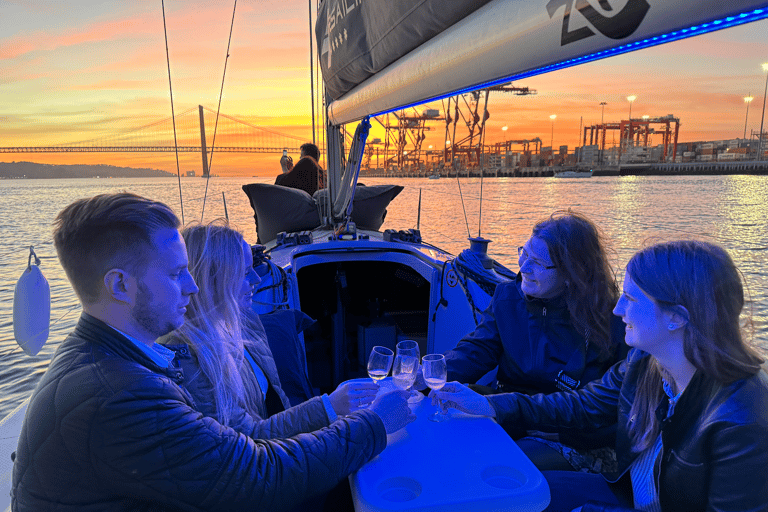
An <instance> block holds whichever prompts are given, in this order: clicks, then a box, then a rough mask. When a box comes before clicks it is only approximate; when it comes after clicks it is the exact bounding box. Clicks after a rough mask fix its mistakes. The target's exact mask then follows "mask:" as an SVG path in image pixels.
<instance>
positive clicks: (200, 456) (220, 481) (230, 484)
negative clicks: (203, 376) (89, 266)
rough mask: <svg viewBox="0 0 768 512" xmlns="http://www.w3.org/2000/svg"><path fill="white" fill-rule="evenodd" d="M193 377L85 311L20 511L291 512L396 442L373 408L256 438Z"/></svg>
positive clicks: (27, 469)
mask: <svg viewBox="0 0 768 512" xmlns="http://www.w3.org/2000/svg"><path fill="white" fill-rule="evenodd" d="M181 382H183V372H182V371H181V370H179V369H178V368H173V367H169V368H161V367H159V366H157V365H156V364H155V363H154V362H153V361H152V360H150V359H149V357H148V356H147V355H146V354H144V353H143V352H142V351H141V349H140V348H139V347H137V346H136V345H135V344H134V343H133V342H131V341H130V340H128V339H126V338H125V337H124V336H122V335H121V334H119V333H118V332H117V331H115V330H114V329H112V328H110V327H109V326H108V325H106V324H105V323H103V322H101V321H100V320H97V319H96V318H94V317H92V316H89V315H88V314H85V313H84V314H83V315H82V316H81V318H80V321H79V323H78V325H77V327H76V328H75V330H74V331H73V332H72V333H71V334H70V335H69V336H68V337H67V339H65V340H64V341H63V342H62V344H61V345H60V346H59V348H58V349H57V351H56V354H55V355H54V357H53V360H52V361H51V363H50V366H49V367H48V370H47V371H46V373H45V375H43V377H42V379H41V380H40V383H39V384H38V386H37V388H36V389H35V391H34V392H33V394H32V398H31V401H30V403H29V407H28V409H27V414H26V417H25V419H24V424H23V426H22V430H21V435H20V437H19V445H18V449H17V451H16V460H15V462H14V467H13V483H12V488H11V506H12V510H13V511H14V512H27V511H34V512H41V511H42V512H45V511H54V510H55V511H57V512H58V511H86V512H91V511H103V510H110V511H158V510H173V511H178V510H185V511H217V510H227V511H231V510H270V511H276V510H289V509H291V508H292V507H295V506H296V505H298V504H299V503H300V502H302V501H303V500H306V499H307V498H309V497H312V496H318V495H320V494H323V493H326V492H328V491H329V490H330V489H332V488H333V487H335V486H336V485H337V484H338V483H339V482H340V481H341V480H342V479H344V478H345V477H347V476H348V475H349V474H350V473H351V472H353V471H355V470H357V469H358V468H360V467H361V466H362V465H363V464H364V463H366V462H367V461H368V460H370V459H371V458H372V457H374V456H375V455H377V454H378V453H380V452H381V451H382V450H383V449H384V447H385V446H386V443H387V436H386V431H385V429H384V424H383V422H382V421H381V418H379V417H378V416H377V415H376V413H374V412H372V411H370V410H361V411H357V412H354V413H352V414H350V415H349V416H347V417H345V418H340V419H338V420H337V421H335V422H334V423H333V424H332V425H330V426H329V427H328V428H324V429H322V430H319V431H316V432H313V433H312V434H299V435H297V436H294V437H291V438H287V439H281V440H253V439H251V438H249V437H247V436H246V435H244V434H240V433H238V432H236V431H235V430H233V429H231V428H228V427H224V426H222V425H220V424H219V423H217V422H216V421H215V420H213V419H212V418H208V417H205V416H204V415H203V414H201V413H200V412H199V411H198V410H197V409H196V408H195V405H194V402H193V400H192V399H191V397H190V396H189V394H188V393H187V392H186V391H185V390H183V389H182V388H181V387H180V386H179V384H180V383H181Z"/></svg>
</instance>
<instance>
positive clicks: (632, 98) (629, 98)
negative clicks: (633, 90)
mask: <svg viewBox="0 0 768 512" xmlns="http://www.w3.org/2000/svg"><path fill="white" fill-rule="evenodd" d="M636 99H637V96H635V95H634V94H633V95H632V96H627V101H628V102H629V120H630V121H631V120H632V102H633V101H635V100H636Z"/></svg>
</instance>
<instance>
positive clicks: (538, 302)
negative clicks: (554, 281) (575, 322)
mask: <svg viewBox="0 0 768 512" xmlns="http://www.w3.org/2000/svg"><path fill="white" fill-rule="evenodd" d="M515 288H517V293H519V294H520V296H521V297H522V298H523V299H525V307H526V309H528V312H530V313H531V314H535V315H542V314H543V313H544V309H545V308H546V310H547V316H549V315H550V313H553V314H554V313H555V312H559V313H561V314H562V313H563V312H564V313H565V314H567V315H570V314H569V313H568V304H567V303H566V302H565V295H564V294H560V295H558V296H557V297H553V298H551V299H539V298H538V297H531V296H530V295H526V294H525V293H523V276H522V274H520V272H518V273H517V277H516V278H515ZM568 318H570V316H568Z"/></svg>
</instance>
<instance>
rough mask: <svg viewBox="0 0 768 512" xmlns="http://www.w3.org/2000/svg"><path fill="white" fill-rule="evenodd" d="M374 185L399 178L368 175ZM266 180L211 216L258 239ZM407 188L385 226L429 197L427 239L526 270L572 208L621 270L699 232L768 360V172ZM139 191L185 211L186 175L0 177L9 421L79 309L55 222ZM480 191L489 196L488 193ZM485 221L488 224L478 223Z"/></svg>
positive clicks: (423, 221) (0, 368) (234, 186)
mask: <svg viewBox="0 0 768 512" xmlns="http://www.w3.org/2000/svg"><path fill="white" fill-rule="evenodd" d="M363 181H365V183H366V184H368V185H375V184H383V183H394V181H392V179H384V178H379V179H370V178H368V179H364V180H363ZM254 182H270V183H271V182H272V179H262V178H212V179H211V180H210V182H209V183H208V193H207V199H206V200H205V208H204V212H205V215H204V220H210V219H213V218H217V217H223V216H224V214H225V202H226V209H227V213H228V215H229V218H230V221H231V222H232V223H233V224H235V225H236V226H237V227H238V228H239V229H240V230H241V231H242V232H243V234H244V235H245V238H246V240H248V241H249V242H251V243H255V242H256V230H255V224H254V221H253V211H252V210H251V207H250V204H249V202H248V198H247V197H246V195H245V193H243V191H242V188H241V187H242V185H244V184H246V183H254ZM400 184H402V185H404V186H405V190H403V192H402V193H401V194H400V195H399V196H398V197H397V198H396V199H395V200H394V201H393V202H392V204H390V206H389V209H388V210H389V211H388V215H387V218H386V222H385V223H384V225H383V226H382V229H388V228H393V229H408V228H415V227H416V224H417V218H418V205H419V194H421V217H420V226H419V227H420V229H421V233H422V237H423V238H424V240H425V241H427V242H429V243H432V244H433V245H437V246H439V247H441V248H443V249H444V250H447V251H448V252H450V253H453V254H458V253H459V252H460V251H461V250H463V249H464V248H466V247H467V246H468V242H467V236H468V233H469V234H470V235H471V236H477V235H478V234H480V235H482V236H483V237H484V238H489V239H491V240H493V242H492V243H491V244H490V246H489V252H490V254H491V256H492V257H493V258H495V259H496V260H498V261H500V262H501V263H503V264H504V265H506V266H507V267H509V268H510V269H511V270H515V271H516V270H517V247H518V246H519V245H521V244H522V243H523V242H524V241H525V240H526V239H527V237H528V236H529V235H530V231H531V226H532V225H533V224H534V223H535V222H536V221H538V220H540V219H542V218H545V217H546V216H548V215H549V214H550V213H551V212H552V211H554V210H556V209H565V208H572V209H574V210H578V211H580V212H583V213H586V214H587V215H589V216H590V217H591V218H592V219H593V220H594V221H595V222H596V223H597V224H598V225H600V226H601V228H602V229H603V231H604V232H605V234H606V235H607V238H608V240H610V242H611V246H612V249H613V251H614V252H613V255H614V256H613V263H614V267H615V268H616V269H617V270H618V271H619V275H622V274H623V267H624V265H625V264H626V262H627V260H628V259H629V257H630V256H631V255H632V254H633V253H634V251H636V250H637V249H638V248H640V247H642V246H643V245H644V243H646V241H647V240H649V239H656V238H660V239H664V240H672V239H678V238H698V239H704V240H710V241H715V242H718V243H720V244H721V245H723V246H724V247H725V248H726V249H728V251H729V252H730V254H731V256H732V257H733V258H734V260H735V261H736V263H737V265H738V267H739V269H740V270H741V272H742V273H743V275H744V278H745V280H746V283H747V287H748V294H749V297H750V299H751V300H750V305H751V311H752V317H753V321H754V326H755V330H754V337H753V338H752V341H753V343H754V344H755V345H756V346H757V347H758V349H759V350H760V351H761V352H762V353H763V354H764V355H767V356H768V229H766V228H768V226H767V222H768V221H766V219H768V202H767V201H766V197H768V176H681V177H669V176H624V177H593V178H589V179H570V180H569V179H558V178H492V179H485V180H483V181H481V180H480V179H479V178H476V179H462V180H461V181H457V180H455V179H446V178H443V179H439V180H428V179H404V180H402V181H400ZM205 189H206V182H205V180H203V179H200V178H182V180H181V197H182V199H183V206H184V208H183V209H184V212H183V213H184V220H185V221H186V222H189V221H192V220H197V221H199V220H200V219H201V215H202V212H203V203H204V199H203V198H204V197H205ZM119 191H130V192H135V193H137V194H140V195H143V196H146V197H150V198H153V199H157V200H160V201H164V202H166V203H167V204H169V205H170V206H171V207H172V208H173V209H174V210H175V211H176V212H177V214H179V215H180V216H181V207H180V205H181V204H182V200H180V193H179V183H178V180H177V179H175V178H174V179H169V178H136V179H119V180H117V179H67V180H55V179H51V180H0V240H2V244H1V245H0V418H3V417H4V416H5V415H6V414H8V413H9V412H10V411H11V410H13V408H14V407H16V406H17V405H18V404H20V403H21V402H22V401H23V400H24V399H25V398H26V397H27V396H28V395H29V393H30V392H31V391H32V390H33V389H34V386H35V384H36V382H37V380H38V379H39V377H40V376H41V375H42V373H43V372H44V371H45V369H46V367H47V365H48V362H49V360H50V358H51V356H52V355H53V352H54V351H55V349H56V347H57V346H58V344H59V343H60V341H61V340H62V339H64V337H65V336H66V335H67V333H69V332H70V331H71V330H72V328H73V326H74V324H75V322H76V321H77V318H78V316H79V314H80V307H79V305H78V303H77V300H76V298H75V295H74V292H73V291H72V289H71V287H70V285H69V282H68V281H67V279H66V276H65V275H64V272H63V270H62V269H61V266H60V265H59V263H58V259H57V258H56V252H55V250H54V248H53V243H52V236H51V222H52V221H53V219H54V217H55V216H56V214H57V213H58V212H59V211H60V210H61V209H62V208H63V207H64V206H66V205H67V204H69V203H70V202H72V201H73V200H75V199H78V198H81V197H88V196H92V195H95V194H99V193H105V192H119ZM481 197H482V201H481V200H480V199H481ZM480 219H482V222H479V220H480ZM30 245H34V247H35V251H36V253H37V254H38V256H40V257H41V258H42V265H41V269H42V270H43V273H44V274H45V276H46V277H47V279H48V282H49V283H50V286H51V323H52V327H51V332H50V336H49V341H48V343H47V344H46V345H45V346H44V347H43V349H42V350H41V352H40V354H38V355H37V356H35V357H29V356H26V355H25V354H24V353H23V352H22V351H21V349H19V348H18V347H17V345H16V343H15V341H14V337H13V322H12V317H13V315H12V306H13V291H14V286H15V283H16V281H17V280H18V278H19V276H21V274H22V272H23V271H24V269H25V268H26V265H27V259H28V255H29V250H28V246H30Z"/></svg>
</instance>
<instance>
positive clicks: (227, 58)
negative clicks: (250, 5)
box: [200, 0, 237, 222]
mask: <svg viewBox="0 0 768 512" xmlns="http://www.w3.org/2000/svg"><path fill="white" fill-rule="evenodd" d="M236 11H237V0H235V4H234V7H233V8H232V24H231V25H230V26H229V41H227V56H226V57H225V58H224V74H223V75H222V77H221V89H220V90H219V105H218V107H216V122H215V123H214V125H213V141H212V142H211V157H210V158H209V159H208V177H207V178H206V179H205V194H204V195H203V209H202V211H201V212H200V222H203V216H204V215H205V199H206V198H207V197H208V182H209V181H211V166H212V165H213V153H214V148H215V147H216V129H217V128H218V127H219V112H221V97H222V96H223V95H224V78H225V77H226V76H227V62H228V61H229V48H230V46H231V45H232V31H233V30H234V28H235V12H236Z"/></svg>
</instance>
